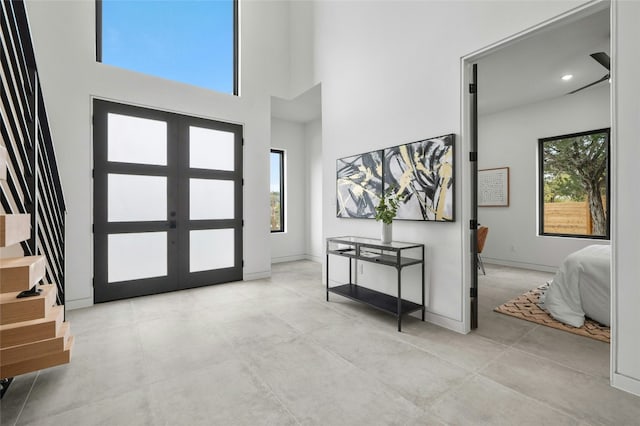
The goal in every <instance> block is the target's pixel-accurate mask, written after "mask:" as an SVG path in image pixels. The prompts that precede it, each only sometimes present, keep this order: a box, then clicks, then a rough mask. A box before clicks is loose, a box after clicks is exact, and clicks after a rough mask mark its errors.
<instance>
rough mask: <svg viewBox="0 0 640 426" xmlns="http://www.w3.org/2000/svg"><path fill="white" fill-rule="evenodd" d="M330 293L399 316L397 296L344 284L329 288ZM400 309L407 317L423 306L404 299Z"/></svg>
mask: <svg viewBox="0 0 640 426" xmlns="http://www.w3.org/2000/svg"><path fill="white" fill-rule="evenodd" d="M329 292H331V293H335V294H339V295H340V296H344V297H347V298H349V299H352V300H356V301H358V302H362V303H365V304H367V305H369V306H372V307H374V308H377V309H380V310H382V311H385V312H389V313H392V314H394V315H396V316H398V298H397V297H395V296H390V295H388V294H385V293H380V292H379V291H376V290H371V289H370V288H366V287H362V286H359V285H355V284H344V285H339V286H335V287H329ZM400 309H401V310H402V311H401V312H402V315H405V314H408V313H410V312H415V311H420V310H422V305H419V304H417V303H414V302H410V301H408V300H404V299H402V300H401V302H400Z"/></svg>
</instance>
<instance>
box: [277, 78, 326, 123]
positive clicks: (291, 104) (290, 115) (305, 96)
mask: <svg viewBox="0 0 640 426" xmlns="http://www.w3.org/2000/svg"><path fill="white" fill-rule="evenodd" d="M320 92H321V90H320V85H319V84H318V85H316V86H314V87H312V88H311V89H309V90H307V91H306V92H304V93H302V94H301V95H299V96H298V97H296V98H294V99H291V100H287V99H282V98H278V97H275V96H272V97H271V116H272V117H276V118H280V119H283V120H288V121H295V122H298V123H306V122H309V121H312V120H315V119H316V118H318V117H320V115H321V114H322V111H321V98H320V95H321V93H320Z"/></svg>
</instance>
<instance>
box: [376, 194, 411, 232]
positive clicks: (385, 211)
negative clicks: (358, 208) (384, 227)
mask: <svg viewBox="0 0 640 426" xmlns="http://www.w3.org/2000/svg"><path fill="white" fill-rule="evenodd" d="M403 198H404V195H403V194H396V193H395V187H393V186H391V187H389V188H388V189H387V190H386V191H385V192H384V194H382V197H380V202H379V203H378V205H377V206H376V220H381V221H383V222H384V223H386V224H390V223H392V222H393V218H394V217H396V214H397V213H398V203H399V202H400V201H401V200H402V199H403Z"/></svg>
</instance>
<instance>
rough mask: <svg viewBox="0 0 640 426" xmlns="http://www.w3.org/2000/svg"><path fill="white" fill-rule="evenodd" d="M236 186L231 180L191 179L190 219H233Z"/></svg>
mask: <svg viewBox="0 0 640 426" xmlns="http://www.w3.org/2000/svg"><path fill="white" fill-rule="evenodd" d="M234 185H235V184H234V183H233V181H230V180H214V179H189V218H190V219H191V220H202V219H205V220H206V219H209V220H210V219H214V220H215V219H233V213H234V204H235V203H234V195H233V192H234Z"/></svg>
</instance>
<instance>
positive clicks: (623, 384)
mask: <svg viewBox="0 0 640 426" xmlns="http://www.w3.org/2000/svg"><path fill="white" fill-rule="evenodd" d="M611 386H613V387H614V388H616V389H620V390H622V391H625V392H629V393H631V394H633V395H636V396H640V380H637V379H633V378H631V377H628V376H624V375H622V374H620V373H613V378H612V379H611Z"/></svg>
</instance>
